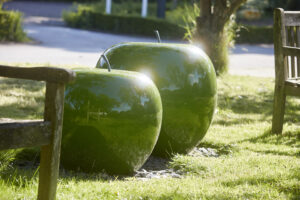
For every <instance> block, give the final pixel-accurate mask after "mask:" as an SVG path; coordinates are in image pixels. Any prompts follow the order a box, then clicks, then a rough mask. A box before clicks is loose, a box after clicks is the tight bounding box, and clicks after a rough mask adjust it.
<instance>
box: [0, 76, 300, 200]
mask: <svg viewBox="0 0 300 200" xmlns="http://www.w3.org/2000/svg"><path fill="white" fill-rule="evenodd" d="M17 83H18V84H22V85H23V87H21V86H20V85H17ZM0 87H1V90H0V97H1V98H0V108H1V113H0V115H1V117H7V118H21V119H22V118H27V117H29V118H41V117H42V110H43V108H42V107H43V103H42V101H43V97H42V95H43V92H44V90H45V89H44V85H43V84H36V83H35V82H25V81H8V80H6V79H1V80H0ZM273 87H274V80H273V79H271V78H254V77H245V76H231V75H225V76H222V77H219V78H218V91H219V102H218V111H217V113H216V115H215V117H214V122H213V124H212V126H211V127H210V129H209V131H208V133H207V135H206V137H205V139H204V140H203V141H202V142H201V144H200V145H199V146H201V147H206V148H208V147H209V148H213V149H214V150H215V151H216V152H217V153H218V154H219V155H220V156H219V157H216V158H215V157H199V156H198V157H193V156H187V155H175V156H174V157H173V158H172V159H171V160H170V162H169V167H172V168H175V169H177V170H180V171H181V172H182V173H183V174H184V178H182V179H175V178H164V179H152V180H148V181H141V180H137V179H135V178H132V177H126V178H118V177H115V179H107V178H105V177H103V175H102V174H83V173H73V172H66V171H63V170H62V171H61V175H60V178H59V184H58V191H57V199H163V200H165V199H299V198H300V159H299V156H300V99H297V98H292V97H288V100H287V107H286V115H285V125H284V132H283V135H281V136H275V135H270V127H271V119H272V105H273V103H272V99H273ZM21 88H22V89H21ZM25 106H29V108H30V109H27V108H25ZM6 107H8V108H10V109H4V108H6ZM18 110H19V111H18ZM27 151H28V150H27ZM20 152H22V151H21V150H17V151H16V150H11V151H3V152H1V153H0V162H1V165H0V166H1V168H0V176H1V179H0V188H1V192H0V199H1V200H2V199H35V198H36V191H37V186H38V176H37V175H38V173H37V167H36V166H37V164H36V162H37V160H38V155H37V154H36V153H35V154H34V153H33V154H32V153H31V154H30V153H29V154H26V152H25V153H23V154H20ZM35 152H36V151H35ZM28 155H29V156H28ZM24 160H29V161H31V162H29V163H30V164H27V165H26V168H24V167H17V166H18V165H16V163H17V162H21V161H24ZM28 166H29V167H28ZM30 166H31V167H30Z"/></svg>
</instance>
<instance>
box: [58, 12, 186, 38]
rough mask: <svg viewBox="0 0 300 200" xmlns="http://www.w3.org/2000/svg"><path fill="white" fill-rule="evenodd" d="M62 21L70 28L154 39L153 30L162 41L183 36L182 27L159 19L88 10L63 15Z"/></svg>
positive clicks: (183, 30)
mask: <svg viewBox="0 0 300 200" xmlns="http://www.w3.org/2000/svg"><path fill="white" fill-rule="evenodd" d="M64 20H65V22H66V23H67V25H69V26H71V27H75V28H84V29H96V30H101V31H107V32H113V33H124V34H133V35H143V36H152V37H154V30H159V33H160V35H161V37H162V38H163V39H175V38H183V37H184V34H185V29H184V28H183V27H181V26H178V25H176V24H172V23H169V22H167V21H165V20H161V19H152V18H142V17H139V16H117V15H106V14H102V13H98V12H94V11H88V10H82V11H78V12H67V13H65V14H64Z"/></svg>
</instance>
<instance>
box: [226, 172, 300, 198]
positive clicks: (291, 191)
mask: <svg viewBox="0 0 300 200" xmlns="http://www.w3.org/2000/svg"><path fill="white" fill-rule="evenodd" d="M299 171H300V168H295V169H292V170H291V173H290V174H289V177H290V178H291V179H297V180H300V173H299ZM280 182H282V181H281V180H278V179H275V178H257V177H247V178H240V179H237V180H234V181H226V182H222V185H224V186H226V187H229V188H234V187H236V186H239V185H254V186H258V185H273V187H274V188H276V189H277V190H278V192H280V193H282V192H283V193H284V194H286V195H287V196H288V197H289V199H299V197H300V189H299V184H298V183H299V182H295V184H292V185H291V184H288V185H284V184H281V183H280ZM257 197H259V196H257Z"/></svg>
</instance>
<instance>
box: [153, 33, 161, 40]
mask: <svg viewBox="0 0 300 200" xmlns="http://www.w3.org/2000/svg"><path fill="white" fill-rule="evenodd" d="M154 33H155V36H156V38H157V42H158V43H161V40H160V35H159V32H158V30H155V31H154Z"/></svg>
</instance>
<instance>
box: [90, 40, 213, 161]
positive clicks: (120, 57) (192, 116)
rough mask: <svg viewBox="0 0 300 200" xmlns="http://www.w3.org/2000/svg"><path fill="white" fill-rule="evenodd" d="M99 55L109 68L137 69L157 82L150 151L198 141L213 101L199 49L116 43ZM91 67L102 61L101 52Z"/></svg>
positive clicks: (179, 149) (209, 71)
mask: <svg viewBox="0 0 300 200" xmlns="http://www.w3.org/2000/svg"><path fill="white" fill-rule="evenodd" d="M103 55H104V56H106V57H107V58H108V59H109V61H110V65H111V68H112V69H123V70H130V71H137V72H142V73H144V74H146V75H147V76H149V77H150V78H151V79H152V80H153V82H154V83H155V84H156V86H157V87H158V89H159V92H160V94H161V98H162V104H163V122H162V127H161V132H160V136H159V139H158V141H157V144H156V146H155V149H154V152H153V154H154V155H157V156H161V157H166V156H170V155H172V154H173V153H188V152H189V151H191V150H192V149H193V148H194V147H195V146H196V145H197V144H199V142H200V141H201V139H202V138H203V137H204V136H205V134H206V132H207V130H208V128H209V126H210V124H211V121H212V118H213V114H214V111H215V107H216V102H217V84H216V73H215V70H214V67H213V65H212V63H211V61H210V59H209V58H208V57H207V55H206V54H205V53H204V52H203V51H202V50H201V49H199V48H198V47H196V46H193V45H188V44H163V43H121V44H117V45H115V46H112V47H111V48H109V49H107V50H106V51H105V52H104V53H103ZM96 67H97V68H102V67H103V68H107V67H108V66H107V64H106V62H105V61H104V59H103V56H102V57H101V58H100V59H99V60H98V63H97V66H96Z"/></svg>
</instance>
